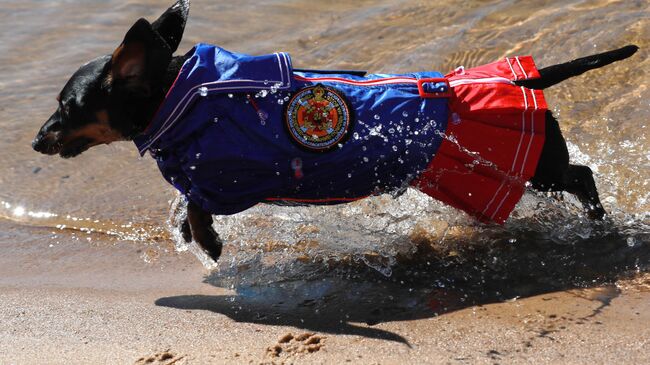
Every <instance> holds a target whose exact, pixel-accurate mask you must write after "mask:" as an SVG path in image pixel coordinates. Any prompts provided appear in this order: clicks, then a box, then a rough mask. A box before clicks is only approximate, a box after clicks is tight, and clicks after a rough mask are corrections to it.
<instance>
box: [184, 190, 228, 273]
mask: <svg viewBox="0 0 650 365" xmlns="http://www.w3.org/2000/svg"><path fill="white" fill-rule="evenodd" d="M187 222H188V223H189V227H190V232H191V233H192V238H194V241H195V242H196V243H198V244H199V246H201V248H203V250H204V251H205V253H207V254H208V256H210V257H211V258H212V259H213V260H214V261H217V260H218V259H219V256H221V248H222V247H223V243H222V242H221V239H220V238H219V235H218V234H217V232H215V230H214V228H212V214H210V213H208V212H206V211H204V210H203V209H202V208H201V207H199V206H198V205H196V204H194V203H192V202H191V201H190V202H188V204H187Z"/></svg>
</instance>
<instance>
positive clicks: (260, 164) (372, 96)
mask: <svg viewBox="0 0 650 365" xmlns="http://www.w3.org/2000/svg"><path fill="white" fill-rule="evenodd" d="M189 55H190V57H189V59H188V60H187V61H186V62H185V64H184V65H183V67H182V69H181V71H180V73H179V75H178V78H177V80H176V82H175V83H174V85H173V86H172V88H171V89H170V91H169V92H168V94H167V97H166V98H165V100H164V102H163V104H162V105H161V106H160V108H159V111H158V112H157V114H156V116H155V117H154V119H153V121H152V123H151V125H150V126H149V127H148V128H147V130H146V131H145V132H144V133H143V134H142V135H141V136H139V137H137V138H136V140H135V143H136V145H137V147H138V149H139V151H140V153H141V154H144V153H145V152H146V151H147V150H148V151H150V152H151V154H152V155H153V157H154V158H156V160H157V162H158V166H159V168H160V171H161V172H162V174H163V176H164V177H165V179H166V180H167V181H168V182H169V183H171V184H172V185H174V186H175V187H176V188H177V189H178V190H179V191H180V192H181V193H183V194H185V195H186V196H187V197H188V199H190V200H191V201H193V202H194V203H195V204H198V205H200V206H201V207H202V208H203V209H205V210H206V211H208V212H210V213H213V214H234V213H237V212H241V211H243V210H245V209H247V208H250V207H252V206H253V205H255V204H257V203H260V202H266V203H285V202H289V203H306V204H335V203H342V202H347V201H351V200H356V199H360V198H363V197H366V196H368V195H373V194H380V193H385V192H400V191H403V190H404V189H405V188H406V187H407V186H408V185H409V184H410V183H411V181H412V180H413V179H415V178H417V177H418V176H419V175H420V173H421V172H422V171H423V170H425V168H426V167H427V166H428V164H429V162H430V161H431V159H432V158H433V156H434V155H435V153H436V150H437V149H438V147H439V145H440V143H441V140H442V134H443V133H444V131H445V129H446V127H447V116H448V111H447V99H446V98H439V97H437V96H443V95H444V92H446V88H447V87H448V84H446V83H445V82H444V80H442V79H441V78H442V74H440V73H437V72H422V73H411V74H403V75H379V74H373V75H367V76H359V75H355V74H343V73H342V74H336V73H328V72H318V71H315V72H298V71H294V70H293V68H292V66H291V59H290V57H289V55H288V54H286V53H276V54H271V55H265V56H247V55H242V54H236V53H231V52H228V51H226V50H224V49H222V48H219V47H215V46H211V45H205V44H199V45H197V46H195V47H194V48H193V49H192V50H191V51H190V54H189ZM437 92H439V94H438V93H437Z"/></svg>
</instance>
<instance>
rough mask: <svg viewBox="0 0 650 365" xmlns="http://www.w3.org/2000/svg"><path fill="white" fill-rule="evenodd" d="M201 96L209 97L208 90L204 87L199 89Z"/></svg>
mask: <svg viewBox="0 0 650 365" xmlns="http://www.w3.org/2000/svg"><path fill="white" fill-rule="evenodd" d="M199 95H201V96H208V88H207V87H205V86H203V87H200V88H199Z"/></svg>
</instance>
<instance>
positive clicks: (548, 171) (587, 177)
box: [530, 112, 605, 219]
mask: <svg viewBox="0 0 650 365" xmlns="http://www.w3.org/2000/svg"><path fill="white" fill-rule="evenodd" d="M530 182H531V183H532V184H533V188H535V189H536V190H539V191H566V192H568V193H571V194H573V195H575V196H576V197H577V198H578V199H579V200H580V202H581V203H582V205H583V207H584V208H585V210H586V211H587V214H588V215H589V217H590V218H592V219H601V218H602V217H603V216H604V215H605V210H604V209H603V207H602V205H601V203H600V198H599V197H598V190H597V189H596V183H595V182H594V178H593V174H592V172H591V169H590V168H589V167H587V166H581V165H571V164H569V151H568V150H567V147H566V142H565V140H564V137H563V136H562V132H561V131H560V126H559V124H558V122H557V120H556V119H555V118H554V117H553V114H551V112H547V113H546V139H545V141H544V147H543V148H542V154H541V156H540V159H539V162H538V163H537V169H536V170H535V175H534V176H533V178H532V179H531V180H530Z"/></svg>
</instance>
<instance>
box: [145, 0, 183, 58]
mask: <svg viewBox="0 0 650 365" xmlns="http://www.w3.org/2000/svg"><path fill="white" fill-rule="evenodd" d="M189 12H190V0H178V1H177V2H176V3H175V4H174V5H172V6H171V7H170V8H169V9H167V11H165V12H164V13H163V15H161V16H160V18H158V20H156V21H155V22H153V24H151V26H152V27H153V30H155V31H156V32H158V34H160V36H161V37H162V38H163V39H164V40H165V42H167V45H168V46H169V48H170V49H171V50H172V53H174V52H176V49H177V48H178V45H179V44H180V43H181V38H183V31H184V30H185V23H186V22H187V16H188V14H189Z"/></svg>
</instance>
